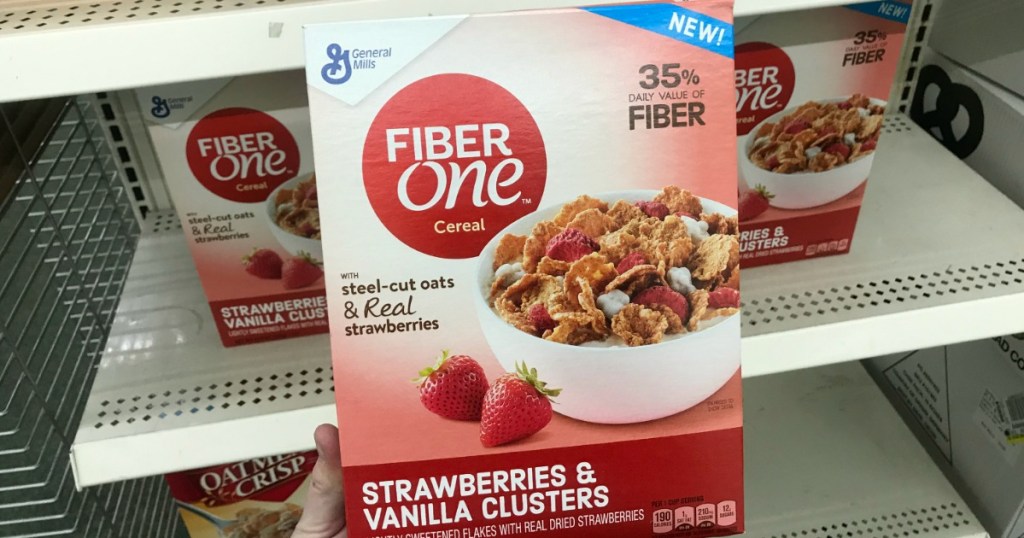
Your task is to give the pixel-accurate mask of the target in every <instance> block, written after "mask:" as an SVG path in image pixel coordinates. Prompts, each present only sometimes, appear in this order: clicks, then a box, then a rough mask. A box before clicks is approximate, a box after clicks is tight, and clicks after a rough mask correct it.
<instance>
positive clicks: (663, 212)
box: [636, 202, 669, 219]
mask: <svg viewBox="0 0 1024 538" xmlns="http://www.w3.org/2000/svg"><path fill="white" fill-rule="evenodd" d="M636 206H637V207H639V208H640V210H641V211H643V212H644V213H646V214H647V216H648V217H654V218H656V219H664V218H665V217H667V216H668V214H669V211H668V206H667V205H665V204H663V203H661V202H637V203H636Z"/></svg>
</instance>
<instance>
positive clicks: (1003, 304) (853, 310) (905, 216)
mask: <svg viewBox="0 0 1024 538" xmlns="http://www.w3.org/2000/svg"><path fill="white" fill-rule="evenodd" d="M885 133H886V134H885V135H884V137H883V141H882V147H881V149H880V150H879V152H878V155H877V156H876V159H875V169H874V172H873V177H872V179H871V181H870V182H869V184H868V189H867V196H866V198H865V202H864V206H863V207H862V209H861V214H860V219H859V221H858V227H857V232H856V236H855V238H854V241H853V245H852V248H851V253H850V254H847V255H843V256H833V257H828V258H821V259H814V260H806V261H801V262H797V263H791V264H783V265H776V266H771V267H765V268H757V269H754V270H746V271H744V272H743V279H742V281H743V283H742V286H743V368H744V372H743V373H744V375H746V376H758V375H764V374H771V373H775V372H782V371H787V370H794V369H797V368H806V367H809V366H815V365H821V364H830V363H836V362H841V361H848V360H853V359H862V358H866V357H874V356H878V355H885V354H889V353H897V352H901V351H909V350H914V349H921V348H926V347H934V346H939V345H944V344H949V343H954V342H964V341H968V340H977V339H981V338H987V337H991V336H997V335H1001V334H1009V333H1015V332H1020V331H1022V330H1024V316H1021V315H1020V313H1021V312H1024V236H1022V235H1021V234H1020V230H1024V211H1022V210H1021V208H1019V207H1018V206H1016V205H1015V204H1014V203H1013V202H1012V201H1010V200H1009V199H1008V198H1006V197H1005V196H1003V195H1002V194H1001V193H999V191H997V190H996V189H995V188H993V187H992V186H991V185H990V184H989V183H988V182H986V181H985V180H984V179H983V178H982V177H980V176H978V175H977V174H976V173H974V172H973V171H972V170H971V169H970V168H968V167H967V166H966V165H965V164H964V163H963V162H961V161H960V160H959V159H957V158H956V157H955V156H953V155H952V154H950V153H949V152H947V151H946V150H945V149H944V148H943V147H942V146H940V145H939V144H938V142H936V141H935V140H934V139H932V138H931V137H930V136H929V135H928V134H927V133H925V132H924V131H923V130H921V129H920V128H919V127H917V126H916V125H914V124H913V123H911V122H910V121H909V120H907V119H906V117H905V116H894V117H892V118H890V119H889V120H887V122H886V127H885Z"/></svg>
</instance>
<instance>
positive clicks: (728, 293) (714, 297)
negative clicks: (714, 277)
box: [708, 287, 740, 308]
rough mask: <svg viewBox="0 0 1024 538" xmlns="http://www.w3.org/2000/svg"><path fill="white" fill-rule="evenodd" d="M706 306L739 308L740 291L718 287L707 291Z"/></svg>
mask: <svg viewBox="0 0 1024 538" xmlns="http://www.w3.org/2000/svg"><path fill="white" fill-rule="evenodd" d="M708 306H709V307H711V308H739V307H740V292H739V291H737V290H735V289H733V288H726V287H722V288H718V289H716V290H715V291H712V292H711V293H708Z"/></svg>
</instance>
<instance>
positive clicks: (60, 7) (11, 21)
mask: <svg viewBox="0 0 1024 538" xmlns="http://www.w3.org/2000/svg"><path fill="white" fill-rule="evenodd" d="M310 1H315V0H190V1H188V2H172V1H168V0H106V1H102V2H91V3H84V2H59V3H58V2H47V3H45V4H44V5H41V3H40V2H38V1H25V0H6V1H3V2H0V32H3V33H9V32H29V31H33V30H35V31H39V30H52V29H53V28H54V27H55V26H56V27H60V26H84V25H96V24H103V23H116V22H128V21H133V20H135V19H155V18H162V17H174V16H184V15H190V14H201V13H208V12H211V11H231V10H238V9H247V8H254V7H262V6H271V5H275V4H284V3H291V4H298V3H302V2H310Z"/></svg>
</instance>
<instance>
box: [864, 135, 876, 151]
mask: <svg viewBox="0 0 1024 538" xmlns="http://www.w3.org/2000/svg"><path fill="white" fill-rule="evenodd" d="M876 147H878V139H877V138H869V139H867V140H865V141H864V143H863V144H861V145H860V150H861V151H873V150H874V149H875V148H876Z"/></svg>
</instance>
